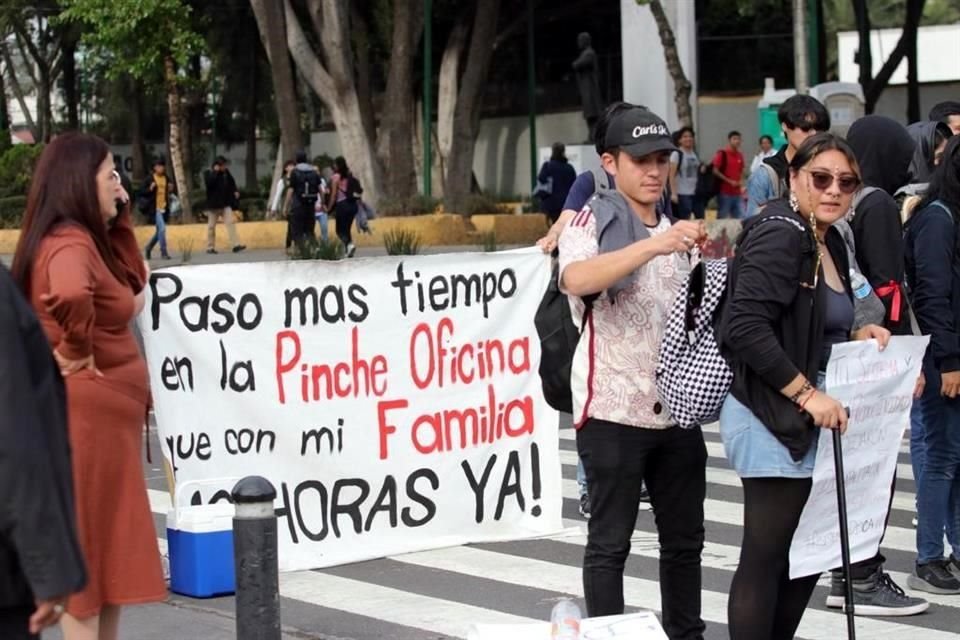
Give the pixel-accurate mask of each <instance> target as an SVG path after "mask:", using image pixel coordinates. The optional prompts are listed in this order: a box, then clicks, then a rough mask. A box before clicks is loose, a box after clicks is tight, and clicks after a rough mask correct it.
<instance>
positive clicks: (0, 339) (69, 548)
mask: <svg viewBox="0 0 960 640" xmlns="http://www.w3.org/2000/svg"><path fill="white" fill-rule="evenodd" d="M0 353H2V354H3V360H2V363H3V364H2V366H0V406H2V407H3V410H2V411H0V576H2V579H0V638H3V639H4V640H26V639H27V638H30V639H35V638H38V637H39V633H40V631H41V630H43V629H44V628H45V627H49V626H50V625H53V624H56V622H57V621H58V620H59V619H60V616H61V615H62V614H63V607H64V605H65V604H66V600H67V596H69V595H70V594H72V593H75V592H77V591H79V590H80V589H82V588H83V585H84V583H85V582H86V572H85V571H84V566H83V555H82V554H81V551H80V543H79V542H78V540H77V531H76V524H75V522H76V521H75V515H74V504H73V484H72V478H71V469H70V445H69V443H68V441H67V400H66V392H65V390H64V387H63V378H62V377H61V376H60V370H59V368H58V367H57V363H56V362H55V361H54V359H53V356H52V355H51V353H50V347H49V345H48V344H47V341H46V338H45V337H44V335H43V332H42V330H41V329H40V324H39V323H38V322H37V318H36V315H34V313H33V310H32V309H30V306H29V304H28V303H27V301H26V300H25V299H24V298H23V296H22V295H21V294H20V291H19V289H17V286H16V283H14V281H13V279H12V278H11V277H10V274H9V272H7V270H6V268H5V267H3V266H0Z"/></svg>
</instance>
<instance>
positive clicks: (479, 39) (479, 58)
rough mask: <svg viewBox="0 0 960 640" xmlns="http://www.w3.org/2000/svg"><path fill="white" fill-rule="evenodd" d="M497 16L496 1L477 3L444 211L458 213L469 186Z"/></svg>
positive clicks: (497, 6) (450, 162) (460, 99)
mask: <svg viewBox="0 0 960 640" xmlns="http://www.w3.org/2000/svg"><path fill="white" fill-rule="evenodd" d="M499 13H500V0H477V6H476V10H475V12H474V16H473V29H472V31H473V33H472V35H471V36H470V50H469V52H468V54H467V64H466V69H465V70H464V72H463V78H462V79H461V83H460V92H459V95H458V96H457V106H456V109H455V110H454V115H453V141H452V144H451V146H450V161H449V164H448V166H447V181H446V185H445V187H446V190H445V191H444V201H445V203H444V204H445V207H446V209H447V211H462V210H463V208H464V205H465V204H466V199H467V197H468V196H469V195H470V190H471V186H472V185H473V151H474V147H475V146H476V142H477V129H478V127H479V123H480V103H481V101H482V98H483V86H484V84H485V83H486V81H487V72H488V70H489V69H490V59H491V58H492V57H493V47H491V46H490V43H491V42H493V39H494V37H495V36H496V35H497V18H498V15H499Z"/></svg>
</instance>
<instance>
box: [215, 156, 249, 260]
mask: <svg viewBox="0 0 960 640" xmlns="http://www.w3.org/2000/svg"><path fill="white" fill-rule="evenodd" d="M229 165H230V162H229V161H228V160H227V159H226V158H224V157H223V156H218V157H217V158H216V159H215V160H214V161H213V166H212V167H211V168H210V171H208V172H207V209H208V210H207V253H214V254H215V253H216V252H217V246H216V245H217V218H219V217H220V216H223V224H224V226H226V227H227V237H228V238H229V239H230V246H231V248H232V250H233V252H234V253H239V252H240V251H243V250H244V249H246V248H247V247H246V246H245V245H242V244H240V240H239V238H237V227H236V224H235V223H234V220H233V207H234V205H235V204H236V203H237V202H238V201H239V198H240V192H239V191H237V183H236V181H235V180H234V179H233V175H232V174H231V173H230V167H229Z"/></svg>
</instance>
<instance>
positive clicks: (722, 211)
mask: <svg viewBox="0 0 960 640" xmlns="http://www.w3.org/2000/svg"><path fill="white" fill-rule="evenodd" d="M742 141H743V137H742V136H741V135H740V132H739V131H731V132H730V133H729V134H727V146H726V147H724V148H723V149H720V150H719V151H717V153H716V154H714V156H713V175H714V177H716V178H717V180H719V182H720V190H719V193H717V218H733V219H735V220H739V219H740V218H742V217H743V169H744V160H743V154H742V153H740V144H741V142H742Z"/></svg>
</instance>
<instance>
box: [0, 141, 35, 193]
mask: <svg viewBox="0 0 960 640" xmlns="http://www.w3.org/2000/svg"><path fill="white" fill-rule="evenodd" d="M42 151H43V145H42V144H17V145H14V146H12V147H10V148H9V149H7V150H6V151H5V152H4V153H3V154H0V198H6V197H9V196H25V195H27V190H29V188H30V177H31V176H32V175H33V166H34V164H36V161H37V158H39V157H40V153H41V152H42Z"/></svg>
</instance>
